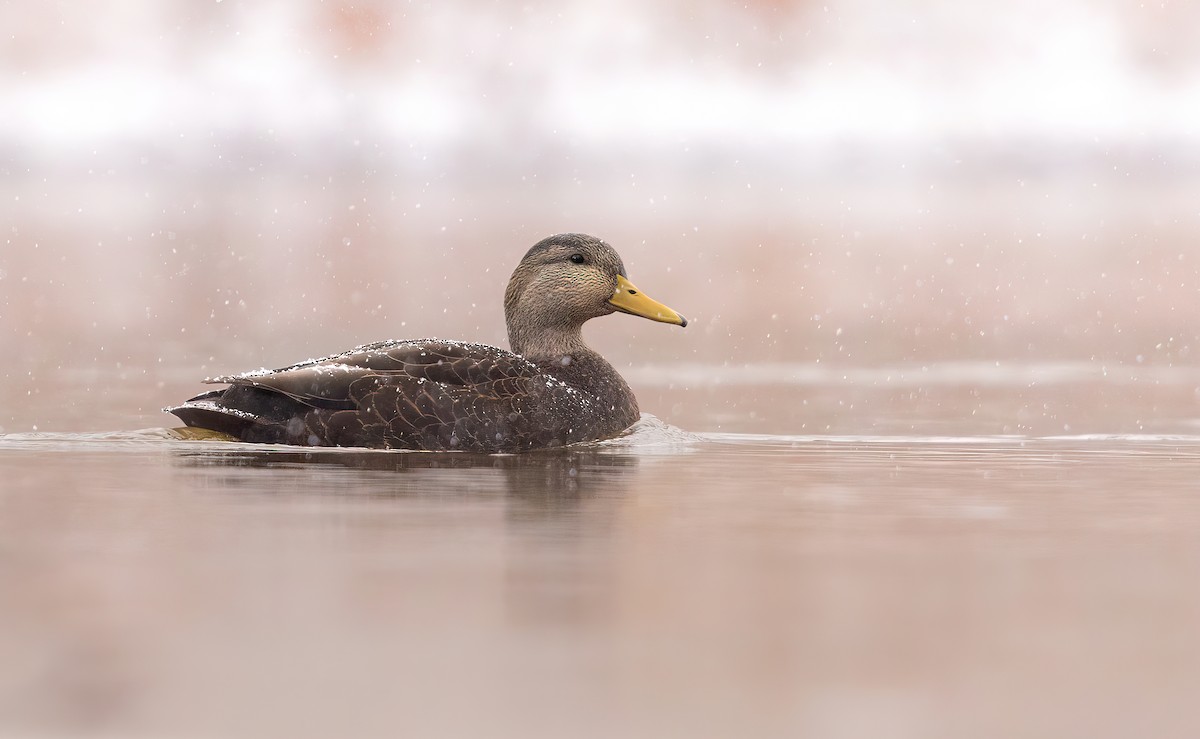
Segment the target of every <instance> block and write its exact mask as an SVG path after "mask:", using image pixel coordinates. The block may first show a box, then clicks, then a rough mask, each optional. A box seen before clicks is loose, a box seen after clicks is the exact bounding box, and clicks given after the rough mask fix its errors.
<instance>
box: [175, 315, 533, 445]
mask: <svg viewBox="0 0 1200 739" xmlns="http://www.w3.org/2000/svg"><path fill="white" fill-rule="evenodd" d="M540 376H541V373H540V370H539V369H538V367H537V366H536V365H534V364H533V363H531V362H529V361H528V360H526V359H524V358H522V357H520V356H518V355H516V354H513V353H511V352H507V351H504V350H502V349H498V348H496V347H491V346H486V345H483V344H471V343H465V342H454V341H441V340H435V339H426V340H417V341H401V342H381V343H378V344H370V345H366V346H361V347H357V348H356V349H352V350H350V351H349V352H345V353H343V354H338V355H334V356H330V357H323V358H321V359H314V360H309V361H307V362H303V363H300V364H296V365H292V366H290V367H284V368H281V369H278V370H258V371H254V372H247V373H244V374H240V375H232V376H228V377H217V378H213V379H211V380H208V381H207V382H214V383H227V384H229V385H230V387H228V388H225V389H222V390H216V391H212V392H209V393H204V394H202V395H199V396H197V397H195V398H192V399H191V400H189V401H188V402H186V403H184V404H183V405H181V406H179V407H176V408H170V409H168V410H169V411H170V412H171V413H174V414H175V415H177V416H179V418H181V419H182V420H183V421H184V422H185V423H186V424H188V425H189V426H201V427H204V428H212V429H214V430H217V431H223V432H225V433H231V434H233V435H234V436H237V437H239V438H241V439H244V440H246V441H272V442H279V443H290V444H306V445H336V446H374V447H393V448H410V449H474V450H479V451H502V450H507V449H509V448H514V449H515V448H520V439H522V438H524V437H525V436H527V435H528V433H529V430H528V429H527V428H525V425H526V420H525V410H526V407H527V405H528V401H529V398H530V395H531V392H533V391H534V390H535V387H534V386H536V385H537V384H538V381H539V378H540ZM544 383H545V380H544V378H541V384H542V386H543V387H544Z"/></svg>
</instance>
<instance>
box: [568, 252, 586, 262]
mask: <svg viewBox="0 0 1200 739" xmlns="http://www.w3.org/2000/svg"><path fill="white" fill-rule="evenodd" d="M571 261H572V262H574V263H575V264H583V263H584V262H586V261H587V260H586V259H584V258H583V255H582V254H572V255H571Z"/></svg>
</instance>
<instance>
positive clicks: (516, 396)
mask: <svg viewBox="0 0 1200 739" xmlns="http://www.w3.org/2000/svg"><path fill="white" fill-rule="evenodd" d="M615 311H622V312H625V313H631V314H633V315H637V316H642V317H644V318H649V319H651V320H654V321H662V322H664V323H674V324H677V325H679V326H686V325H687V321H686V320H685V319H684V318H683V316H681V315H679V314H678V313H676V312H675V311H673V310H671V309H670V308H668V307H666V306H665V305H662V304H661V303H658V302H656V301H654V300H651V299H650V298H648V297H646V296H645V295H643V294H642V293H641V292H640V291H638V290H637V288H635V287H634V286H633V285H632V284H631V283H630V282H629V280H628V279H626V277H625V267H624V265H623V264H622V263H621V258H620V256H618V255H617V253H616V252H615V251H614V250H613V248H612V247H611V246H609V245H608V244H606V243H604V242H603V241H601V240H599V239H597V238H595V237H592V236H585V235H582V234H561V235H558V236H551V237H550V238H548V239H544V240H542V241H540V242H538V243H537V244H535V245H534V247H533V248H532V249H530V250H529V252H528V253H527V254H526V255H525V257H524V258H523V259H522V260H521V263H520V264H518V265H517V269H516V270H515V271H514V272H513V275H512V279H510V280H509V283H508V289H507V290H506V291H505V295H504V314H505V320H506V322H507V324H508V341H509V344H511V345H512V349H513V351H512V352H507V351H504V350H503V349H497V348H496V347H491V346H486V345H483V344H468V343H463V342H458V341H442V340H439V339H420V340H415V341H384V342H379V343H376V344H368V345H366V346H360V347H358V348H356V349H351V350H350V351H348V352H345V353H344V354H338V355H335V356H331V357H325V358H324V359H316V360H310V361H308V362H303V363H300V364H296V365H293V366H291V367H285V368H283V369H279V370H274V371H266V370H261V371H256V372H248V373H245V374H241V375H234V376H231V377H219V378H216V379H214V380H211V382H222V383H229V385H230V387H227V388H224V389H221V390H213V391H211V392H208V393H204V394H202V395H198V396H196V397H194V398H192V399H191V400H189V401H187V402H186V403H184V404H183V405H180V406H176V407H174V408H168V409H167V410H168V411H170V412H171V413H174V414H175V415H176V416H178V417H179V418H180V419H182V420H183V422H184V423H185V424H187V425H188V426H194V427H199V428H203V429H210V430H212V431H218V432H222V433H225V434H228V435H230V436H232V437H234V438H236V439H240V440H242V441H252V442H267V443H280V444H302V445H307V446H362V447H379V448H387V449H428V450H463V451H476V452H518V451H526V450H530V449H541V448H545V447H553V446H559V445H561V444H568V443H571V442H577V441H591V440H594V439H603V438H606V437H610V436H614V435H616V434H618V433H620V432H621V431H623V430H624V429H626V428H628V427H629V426H630V425H631V424H633V422H634V421H636V420H637V419H638V404H637V399H636V398H634V396H633V392H632V391H630V389H629V386H628V385H627V384H625V380H624V379H622V378H621V376H620V375H619V374H618V373H617V371H616V370H615V369H614V368H613V366H612V365H611V364H609V363H608V362H607V361H605V360H604V358H603V357H601V356H600V355H599V354H597V353H596V352H594V351H592V350H591V349H589V348H588V347H587V345H586V344H584V343H583V336H582V334H581V329H582V327H583V324H584V322H585V321H588V320H589V319H592V318H596V317H598V316H604V315H608V314H609V313H613V312H615ZM513 352H515V353H513Z"/></svg>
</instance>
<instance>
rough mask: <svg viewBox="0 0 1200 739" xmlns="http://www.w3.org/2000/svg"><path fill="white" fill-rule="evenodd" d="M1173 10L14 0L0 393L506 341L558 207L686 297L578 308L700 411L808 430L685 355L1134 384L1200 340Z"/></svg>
mask: <svg viewBox="0 0 1200 739" xmlns="http://www.w3.org/2000/svg"><path fill="white" fill-rule="evenodd" d="M1198 24H1200V6H1197V5H1195V4H1192V3H1183V2H1165V3H1135V2H1115V3H1114V2H1103V3H1102V2H1094V1H1093V2H1088V1H1087V0H1060V1H1059V2H1055V3H1052V4H1049V5H1048V4H1046V3H1043V2H1033V1H1032V0H1017V1H1016V2H1012V3H1005V4H1002V5H1001V4H994V3H971V4H946V3H938V2H932V0H906V1H904V2H884V1H883V0H842V1H839V2H829V3H817V2H771V1H767V0H755V1H753V2H728V1H726V0H701V1H697V0H659V1H657V2H643V1H641V0H638V1H636V2H635V1H634V0H611V1H610V2H606V3H603V4H601V3H595V2H583V1H575V2H561V3H546V4H541V3H536V2H534V3H530V2H520V3H518V2H506V1H501V2H494V3H488V4H482V5H481V4H478V3H467V2H441V3H421V2H408V3H393V2H382V1H379V2H372V1H371V0H363V1H362V2H354V3H349V2H318V1H317V0H307V1H298V0H288V1H287V2H282V1H274V2H273V1H271V0H262V1H259V2H238V1H236V0H212V1H210V2H194V1H193V0H186V1H185V0H159V1H157V2H144V1H135V0H124V1H122V0H105V1H103V2H91V3H72V2H61V3H53V4H49V3H42V4H30V3H19V2H7V3H3V4H0V28H3V29H4V30H3V31H2V32H0V111H2V114H0V226H2V228H3V234H2V238H0V341H2V342H3V348H4V356H5V362H4V366H3V368H0V384H2V387H0V428H3V430H6V431H24V430H30V429H32V428H41V429H43V430H63V431H80V430H100V429H113V428H130V427H135V428H136V427H144V426H162V425H169V424H170V422H171V420H172V419H170V418H169V417H166V416H163V415H162V414H160V413H159V411H158V409H159V408H160V407H161V406H163V405H166V404H169V403H172V402H176V401H178V400H180V399H182V398H184V397H187V396H189V395H191V394H194V393H195V392H196V391H198V390H199V387H200V386H199V385H198V384H197V381H198V380H199V379H200V378H202V377H204V376H206V375H208V374H217V373H225V372H230V371H239V370H243V369H250V368H254V367H258V366H262V365H267V366H281V365H285V364H288V363H291V362H293V361H296V360H299V359H302V358H304V357H309V356H319V355H323V354H328V353H332V352H335V351H338V350H341V349H343V348H347V347H350V346H352V345H356V344H359V343H364V342H367V341H374V340H378V339H383V338H415V337H422V336H440V337H447V338H467V339H474V340H481V341H485V342H489V343H497V344H500V345H505V343H506V341H505V332H504V326H503V315H502V311H501V307H500V305H501V296H502V294H503V289H504V285H505V282H506V281H507V278H508V275H509V274H510V272H511V270H512V268H513V266H514V265H515V264H516V262H517V260H518V259H519V258H520V256H521V255H522V254H523V252H524V250H525V249H527V248H528V247H529V246H530V245H531V244H532V243H534V242H535V241H537V240H538V239H540V238H542V237H544V236H546V235H548V234H551V233H555V232H560V231H584V232H589V233H594V234H596V235H599V236H601V237H603V238H605V239H607V240H608V241H610V242H611V243H612V244H613V245H614V246H616V247H617V249H618V250H619V251H620V252H621V253H622V255H623V256H624V258H625V262H626V265H627V267H628V270H629V273H630V275H631V277H632V279H633V280H634V281H635V282H636V283H637V284H638V285H639V286H640V287H641V288H642V289H644V290H645V291H646V292H648V293H649V294H651V295H652V296H654V297H656V298H658V299H660V300H662V301H663V302H665V303H667V304H668V305H671V306H672V307H675V308H677V309H678V310H679V311H680V312H682V313H684V314H686V315H687V316H688V317H689V318H690V319H693V321H694V323H693V325H690V326H689V327H688V329H687V330H686V331H679V330H677V329H671V328H668V327H664V326H661V325H655V324H651V323H649V322H643V321H635V320H633V319H630V318H628V317H625V316H617V317H612V318H609V319H606V320H602V321H596V322H593V323H592V324H590V325H589V327H588V332H587V335H588V337H589V340H590V341H592V342H593V344H594V345H595V346H596V347H597V348H598V349H600V350H601V351H602V352H603V353H604V354H605V355H606V356H609V357H610V358H611V359H612V360H613V361H614V363H615V364H616V365H617V366H618V367H620V368H623V371H625V372H626V373H627V374H628V375H629V376H630V378H631V380H632V382H633V384H634V386H635V389H636V390H638V392H639V396H640V397H642V399H643V403H642V404H643V408H644V410H648V411H652V412H655V413H656V414H658V415H660V416H662V417H664V418H666V419H667V420H669V421H671V422H674V423H678V424H680V425H684V426H686V427H689V428H692V429H694V430H706V429H707V430H713V429H718V428H722V429H726V430H749V431H756V430H763V431H772V432H799V431H801V430H811V426H806V425H805V424H804V423H803V422H802V420H801V419H798V417H797V416H795V415H794V414H781V413H779V412H776V413H775V414H774V416H772V415H771V413H770V406H772V405H777V403H776V402H775V401H776V400H777V397H776V396H765V397H766V398H767V400H764V401H762V402H758V403H757V405H756V401H755V397H757V396H753V395H752V394H751V395H746V397H745V403H742V401H734V400H730V396H729V395H728V394H726V393H714V392H710V393H708V396H704V394H703V393H702V392H701V388H703V387H711V386H714V385H718V386H727V385H728V384H729V383H731V382H739V381H742V380H744V379H745V378H746V377H747V376H748V375H747V373H746V371H745V368H746V367H747V366H752V367H756V368H758V374H756V375H754V377H756V378H757V380H758V381H779V382H783V383H791V384H792V385H796V384H797V383H799V384H800V385H803V384H804V383H805V382H807V381H808V380H806V379H805V378H809V380H810V379H812V378H814V377H815V378H817V380H820V379H821V378H825V379H830V378H832V379H835V380H838V381H841V380H842V379H844V378H845V377H846V374H845V372H846V369H847V368H865V371H868V374H867V375H865V377H866V378H867V379H866V380H865V383H866V384H867V385H870V384H872V383H879V382H891V381H893V380H894V378H896V377H908V378H909V379H908V380H907V381H906V382H907V383H908V385H909V386H910V387H912V388H917V386H919V385H921V383H920V382H918V381H914V380H912V377H914V376H923V377H925V378H926V380H927V379H928V378H929V377H930V376H929V375H928V374H925V375H920V373H928V372H929V371H930V369H931V368H932V367H939V366H940V367H945V366H950V367H957V368H959V369H960V370H961V372H959V373H958V374H956V375H954V376H955V377H956V378H958V379H965V380H966V381H967V382H968V383H977V384H978V383H983V384H987V383H988V382H992V383H996V382H999V383H1002V384H1003V383H1008V384H1010V385H1015V386H1017V387H1022V388H1023V387H1028V386H1030V385H1032V384H1037V383H1038V382H1043V383H1044V382H1046V381H1048V379H1050V378H1053V377H1054V376H1055V375H1054V368H1056V367H1063V366H1066V367H1076V368H1078V367H1085V368H1087V369H1086V370H1085V372H1084V374H1085V375H1086V374H1087V373H1088V372H1092V373H1095V375H1096V376H1102V377H1111V376H1113V373H1115V374H1116V375H1118V376H1121V377H1124V378H1126V379H1128V380H1129V381H1130V384H1136V385H1137V386H1138V387H1139V388H1141V389H1139V390H1137V391H1136V392H1139V393H1141V392H1150V390H1147V388H1153V387H1154V386H1155V385H1156V384H1159V385H1161V384H1163V383H1166V382H1169V381H1172V380H1173V378H1178V376H1179V373H1181V372H1182V373H1185V374H1189V373H1190V372H1191V368H1192V367H1193V366H1194V365H1195V363H1196V361H1197V357H1196V356H1195V354H1194V353H1193V348H1194V346H1195V344H1196V339H1197V330H1196V320H1195V316H1196V315H1197V314H1198V312H1200V293H1198V291H1197V285H1198V284H1200V271H1198V262H1200V250H1198V249H1197V247H1196V244H1197V235H1198V234H1200V49H1198V48H1197V46H1196V44H1195V43H1194V39H1193V34H1192V29H1195V28H1196V27H1198ZM947 363H950V364H947ZM954 363H957V364H954ZM1014 367H1023V368H1024V369H1020V370H1014V369H1013V368H1014ZM870 372H874V373H875V374H870ZM914 373H917V374H916V375H914ZM964 373H965V374H964ZM1072 376H1078V373H1076V375H1072ZM1175 384H1176V385H1178V384H1179V383H1177V382H1176V383H1175ZM685 390H686V391H688V392H687V393H686V394H685V393H684V391H685ZM676 391H678V394H676V395H672V393H673V392H676ZM689 398H690V400H689ZM697 398H703V401H702V402H701V401H698V400H696V399H697ZM796 402H797V403H802V402H803V399H801V398H798V399H796ZM1195 402H1196V398H1195V394H1194V390H1193V388H1192V386H1190V385H1189V386H1187V387H1186V388H1185V391H1180V392H1177V393H1175V394H1174V395H1170V396H1169V397H1164V398H1161V399H1156V400H1154V403H1153V404H1152V405H1154V404H1160V405H1161V406H1162V407H1171V408H1184V409H1186V412H1187V413H1191V414H1192V415H1195V414H1194V413H1193V410H1194V405H1195ZM714 403H715V404H717V405H719V406H721V407H720V408H717V409H716V410H714V405H713V404H714ZM1155 407H1158V406H1157V405H1156V406H1155ZM956 408H957V406H956ZM837 410H838V409H837V408H833V409H831V410H830V413H831V416H832V415H833V414H834V411H837ZM958 410H961V409H958ZM958 410H956V411H955V412H958ZM810 411H811V409H810ZM840 412H842V413H844V412H845V408H842V409H841V411H840ZM1029 415H1030V414H1029V413H1026V421H1027V422H1028V417H1029ZM1034 415H1037V414H1034ZM1135 415H1136V414H1135ZM1010 420H1011V419H1010ZM1059 420H1061V419H1057V418H1055V419H1054V420H1053V423H1049V424H1048V425H1047V428H1052V429H1061V427H1062V426H1063V425H1064V424H1061V423H1059ZM826 427H827V428H828V427H829V425H828V424H826ZM1030 429H1035V430H1036V427H1035V426H1031V425H1030V423H1023V422H1021V421H1020V419H1017V420H1014V421H1012V422H1011V423H1010V422H1009V420H1003V419H1001V420H997V421H996V422H995V423H994V424H992V425H990V426H987V427H986V429H985V430H998V431H1005V430H1007V431H1024V430H1030ZM851 430H854V429H851Z"/></svg>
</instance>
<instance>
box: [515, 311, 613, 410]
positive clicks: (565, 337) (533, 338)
mask: <svg viewBox="0 0 1200 739" xmlns="http://www.w3.org/2000/svg"><path fill="white" fill-rule="evenodd" d="M508 341H509V344H510V345H511V346H512V350H513V351H514V352H516V353H517V354H520V355H521V356H523V357H525V358H526V359H528V360H530V361H532V362H534V363H535V364H537V365H538V366H539V367H541V368H542V369H543V370H545V371H546V372H547V373H549V374H552V375H554V376H556V377H558V378H559V379H561V380H563V381H565V382H567V383H569V384H571V385H574V386H575V387H577V388H580V389H582V390H588V391H590V392H592V393H594V394H597V395H604V396H606V397H611V398H614V399H616V398H619V399H620V400H621V402H623V403H627V404H628V405H629V406H630V407H632V408H633V409H634V415H636V410H637V400H636V399H635V398H634V397H633V391H631V390H630V389H629V385H628V384H627V383H626V382H625V378H623V377H621V374H620V373H619V372H617V370H616V368H615V367H613V366H612V365H611V364H609V363H608V360H606V359H605V358H604V357H602V356H600V355H599V354H598V353H597V352H594V351H592V349H591V348H590V347H588V345H587V344H585V343H583V334H582V332H581V331H580V327H579V326H576V327H574V328H573V329H572V328H569V327H567V328H563V329H546V328H542V329H539V330H538V331H536V332H524V331H522V330H521V329H520V328H519V327H510V329H509V332H508Z"/></svg>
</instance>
